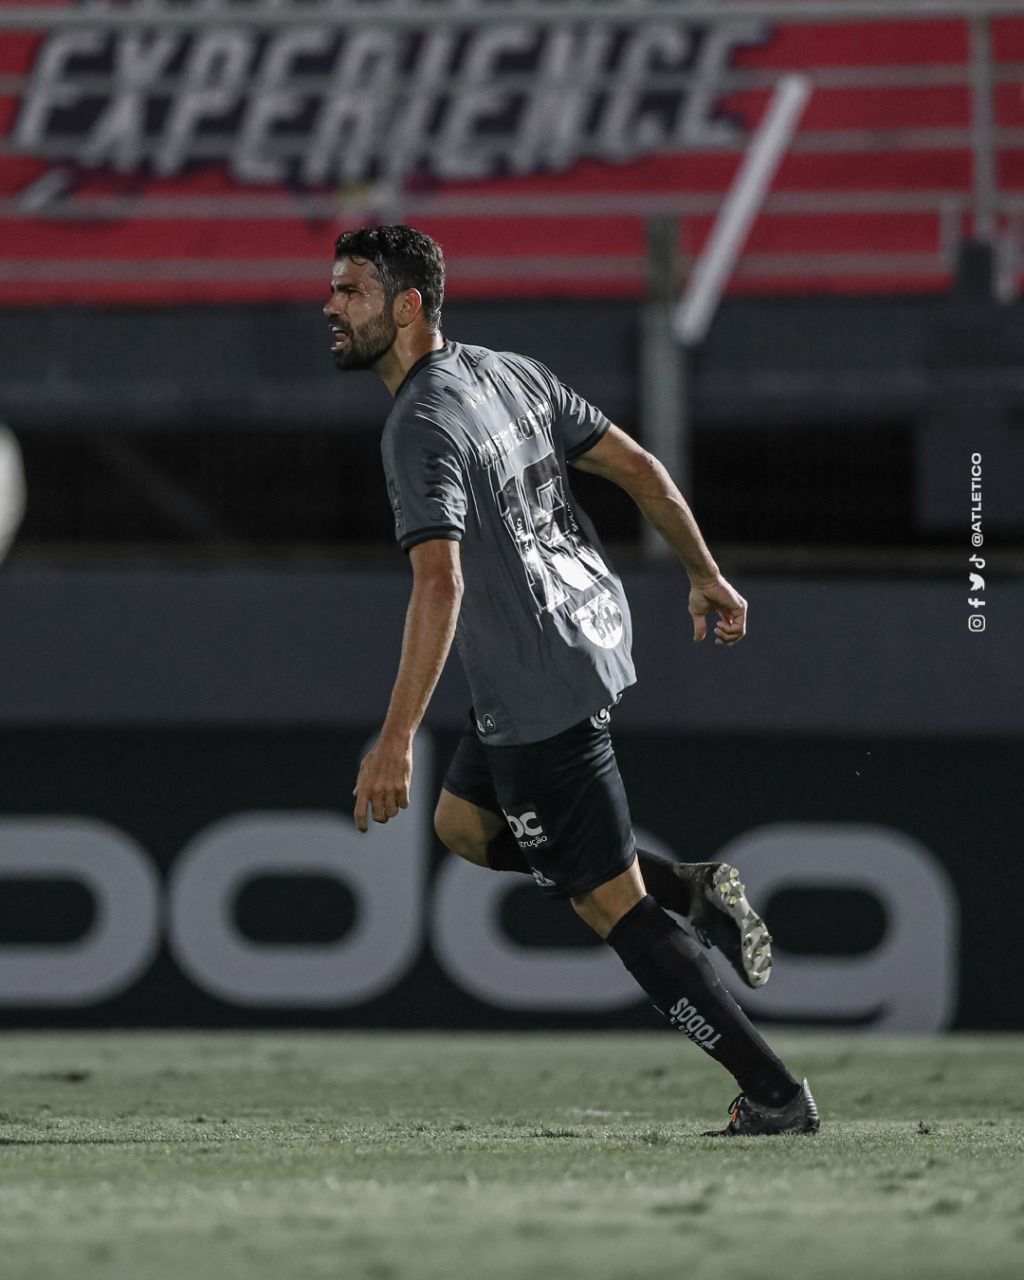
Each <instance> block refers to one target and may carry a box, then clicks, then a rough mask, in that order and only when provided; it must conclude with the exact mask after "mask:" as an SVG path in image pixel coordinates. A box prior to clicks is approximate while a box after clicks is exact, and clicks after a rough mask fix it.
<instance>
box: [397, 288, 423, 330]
mask: <svg viewBox="0 0 1024 1280" xmlns="http://www.w3.org/2000/svg"><path fill="white" fill-rule="evenodd" d="M393 314H394V317H395V324H397V325H398V327H399V328H400V329H404V328H406V327H407V326H408V325H410V324H412V323H413V321H414V320H416V319H417V317H419V316H422V315H423V295H422V294H421V293H420V291H419V289H403V291H402V292H401V293H400V294H399V295H398V297H397V298H395V303H394V311H393Z"/></svg>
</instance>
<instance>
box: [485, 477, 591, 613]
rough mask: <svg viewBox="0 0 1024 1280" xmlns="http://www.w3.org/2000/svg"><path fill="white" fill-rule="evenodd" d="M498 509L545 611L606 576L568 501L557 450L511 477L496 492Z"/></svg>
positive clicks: (537, 598) (554, 607) (540, 604)
mask: <svg viewBox="0 0 1024 1280" xmlns="http://www.w3.org/2000/svg"><path fill="white" fill-rule="evenodd" d="M496 497H497V500H498V510H499V512H500V513H501V518H502V519H503V520H504V522H505V525H506V527H507V528H508V531H509V533H510V534H511V535H512V541H513V542H514V543H515V545H516V548H517V550H518V551H519V555H520V558H521V559H522V561H523V566H524V568H525V570H526V579H527V581H528V582H529V584H530V590H531V591H532V592H533V597H534V599H535V600H536V601H537V604H538V605H539V606H540V608H541V609H543V610H544V611H545V612H546V613H550V612H551V611H552V610H554V609H557V608H558V606H559V605H560V604H563V603H564V602H565V601H566V600H568V598H569V593H568V591H567V590H566V587H571V588H573V590H575V591H585V590H586V589H587V588H588V587H591V586H593V585H594V583H596V582H599V581H600V580H601V579H602V578H604V577H607V575H608V567H607V565H606V564H605V563H604V561H603V560H602V559H601V557H600V556H599V555H598V554H597V552H596V551H595V550H594V548H593V547H592V546H591V544H590V543H589V542H588V541H587V540H586V538H585V537H584V536H583V534H582V532H581V530H580V528H579V526H578V525H577V524H576V520H575V518H574V517H573V514H572V511H571V509H570V507H569V504H568V503H567V502H566V500H565V481H564V479H563V477H562V473H561V471H560V470H559V467H558V460H557V459H556V457H555V454H554V452H553V451H552V452H551V453H548V454H545V456H544V457H543V458H538V459H537V461H536V462H531V463H530V465H529V466H527V467H524V468H523V472H522V475H520V476H514V475H513V476H510V477H509V478H508V480H506V481H505V483H504V484H503V485H502V486H501V487H500V488H499V489H498V490H497V493H496Z"/></svg>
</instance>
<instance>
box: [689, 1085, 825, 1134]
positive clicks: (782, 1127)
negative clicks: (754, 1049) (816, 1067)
mask: <svg viewBox="0 0 1024 1280" xmlns="http://www.w3.org/2000/svg"><path fill="white" fill-rule="evenodd" d="M729 1112H730V1117H729V1123H728V1124H727V1125H726V1126H725V1128H724V1129H708V1130H706V1132H705V1133H704V1137H705V1138H762V1137H769V1136H771V1135H772V1134H777V1133H817V1132H818V1129H819V1127H820V1125H821V1118H820V1117H819V1115H818V1108H817V1105H816V1104H815V1101H814V1099H813V1098H812V1097H811V1091H810V1089H809V1088H808V1087H807V1081H806V1080H805V1081H804V1082H803V1084H802V1085H801V1086H800V1092H799V1093H798V1094H797V1095H796V1097H795V1098H794V1099H793V1101H792V1102H787V1103H786V1105H785V1106H784V1107H764V1106H762V1105H761V1104H760V1103H758V1102H751V1100H750V1099H749V1098H748V1097H747V1096H746V1094H743V1093H741V1094H740V1096H739V1097H738V1098H736V1099H735V1100H734V1101H733V1103H732V1105H731V1106H730V1107H729Z"/></svg>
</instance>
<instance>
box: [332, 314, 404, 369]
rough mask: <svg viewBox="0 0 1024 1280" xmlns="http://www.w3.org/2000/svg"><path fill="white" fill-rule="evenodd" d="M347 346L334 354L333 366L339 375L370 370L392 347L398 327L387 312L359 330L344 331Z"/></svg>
mask: <svg viewBox="0 0 1024 1280" xmlns="http://www.w3.org/2000/svg"><path fill="white" fill-rule="evenodd" d="M345 333H346V335H347V337H348V345H347V346H346V347H345V349H344V350H343V351H335V352H334V365H335V368H336V369H338V370H339V371H340V372H341V373H353V372H356V371H359V370H363V369H372V368H374V366H375V365H376V364H377V362H378V361H379V360H380V359H381V358H382V357H383V356H385V355H387V353H388V352H389V351H390V350H391V348H392V347H393V346H394V343H395V338H397V336H398V326H397V325H396V324H395V322H394V319H393V318H392V317H391V316H390V315H388V313H387V311H382V312H381V314H380V315H379V316H377V317H375V318H374V319H373V320H368V321H367V322H366V324H364V325H363V327H362V328H361V329H346V330H345Z"/></svg>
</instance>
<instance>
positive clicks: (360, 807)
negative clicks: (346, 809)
mask: <svg viewBox="0 0 1024 1280" xmlns="http://www.w3.org/2000/svg"><path fill="white" fill-rule="evenodd" d="M355 797H356V807H355V809H354V810H353V811H352V817H353V818H354V819H355V823H356V830H357V831H366V830H367V822H366V808H367V805H368V804H369V798H368V796H366V794H365V793H364V792H362V791H360V790H359V788H358V786H357V787H356V790H355Z"/></svg>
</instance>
